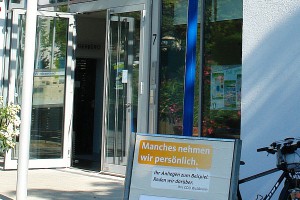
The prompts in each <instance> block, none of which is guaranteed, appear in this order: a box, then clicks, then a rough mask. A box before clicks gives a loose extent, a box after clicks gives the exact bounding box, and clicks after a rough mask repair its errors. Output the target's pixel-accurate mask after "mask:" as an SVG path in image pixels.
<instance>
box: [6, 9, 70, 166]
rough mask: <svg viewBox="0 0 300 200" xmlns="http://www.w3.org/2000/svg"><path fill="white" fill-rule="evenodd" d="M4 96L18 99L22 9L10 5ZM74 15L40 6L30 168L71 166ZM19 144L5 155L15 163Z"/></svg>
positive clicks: (23, 19)
mask: <svg viewBox="0 0 300 200" xmlns="http://www.w3.org/2000/svg"><path fill="white" fill-rule="evenodd" d="M11 22H12V23H11V34H9V37H10V38H8V39H10V41H11V50H10V56H9V62H8V63H9V67H8V74H9V75H8V77H9V84H8V100H9V101H12V102H15V103H18V104H20V105H21V104H22V102H21V99H22V98H21V96H22V92H23V89H22V88H23V87H22V80H23V55H24V54H23V52H24V48H25V47H24V36H25V11H24V10H13V12H12V20H11ZM74 36H75V29H74V17H73V16H72V15H70V14H66V13H58V12H45V11H39V12H38V16H37V35H36V41H35V42H36V51H35V54H36V56H35V65H34V66H33V67H34V83H33V94H32V95H33V102H32V116H31V118H32V120H31V133H30V160H29V168H50V167H68V166H70V151H71V149H70V148H71V131H72V130H71V127H72V107H73V82H74V80H73V79H74V59H73V58H74V56H73V53H74V43H73V38H74ZM18 156H19V155H18V146H17V148H16V149H15V150H13V151H11V152H8V153H7V155H6V157H5V169H14V168H16V167H17V159H18Z"/></svg>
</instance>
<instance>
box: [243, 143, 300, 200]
mask: <svg viewBox="0 0 300 200" xmlns="http://www.w3.org/2000/svg"><path fill="white" fill-rule="evenodd" d="M257 152H267V153H269V154H273V155H274V154H276V157H277V163H276V168H273V169H270V170H267V171H264V172H261V173H258V174H255V175H252V176H249V177H247V178H243V179H241V180H239V182H238V183H239V185H240V184H243V183H246V182H248V181H251V180H254V179H257V178H260V177H263V176H266V175H269V174H272V173H275V172H278V171H282V174H281V175H280V177H279V178H278V180H277V181H276V183H275V184H274V186H273V187H272V189H271V190H270V191H269V193H267V194H266V195H265V196H262V195H257V198H256V200H270V199H271V198H272V196H273V195H274V193H275V192H276V190H277V189H278V187H279V186H280V185H281V183H282V181H283V180H285V181H284V186H283V188H282V190H281V192H280V195H279V198H278V199H279V200H300V138H286V139H284V140H281V141H276V142H273V143H272V144H271V145H270V146H269V147H263V148H259V149H257ZM243 164H245V163H244V162H243V161H241V165H243ZM237 199H238V200H242V196H241V193H240V190H239V187H238V191H237Z"/></svg>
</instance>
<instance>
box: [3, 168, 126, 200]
mask: <svg viewBox="0 0 300 200" xmlns="http://www.w3.org/2000/svg"><path fill="white" fill-rule="evenodd" d="M16 181H17V171H16V170H12V171H1V170H0V200H12V199H16ZM123 189H124V178H120V177H114V176H109V175H103V174H99V173H98V172H90V171H89V172H87V171H83V170H80V169H73V168H64V169H34V170H29V172H28V198H27V199H28V200H38V199H55V200H68V199H72V200H88V199H102V200H108V199H110V200H121V199H122V197H123Z"/></svg>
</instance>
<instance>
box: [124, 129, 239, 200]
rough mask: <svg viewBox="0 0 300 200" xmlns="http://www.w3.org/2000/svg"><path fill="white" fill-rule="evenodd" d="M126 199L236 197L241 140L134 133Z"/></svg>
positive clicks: (217, 199) (166, 199) (218, 199)
mask: <svg viewBox="0 0 300 200" xmlns="http://www.w3.org/2000/svg"><path fill="white" fill-rule="evenodd" d="M133 135H135V137H134V139H135V140H134V141H132V145H131V154H130V158H129V163H128V165H127V174H126V184H125V195H124V199H129V200H150V199H151V200H196V199H214V200H225V199H226V200H228V199H232V197H233V196H234V194H235V192H236V186H237V173H238V168H239V155H240V146H241V143H240V140H223V139H222V140H220V139H219V140H217V139H207V138H195V137H181V136H166V135H154V134H133Z"/></svg>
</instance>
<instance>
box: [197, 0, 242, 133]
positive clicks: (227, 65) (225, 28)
mask: <svg viewBox="0 0 300 200" xmlns="http://www.w3.org/2000/svg"><path fill="white" fill-rule="evenodd" d="M242 4H243V1H242V0H230V1H228V0H226V1H225V0H218V1H215V0H206V10H205V12H206V16H207V17H206V23H205V25H206V27H205V52H204V55H205V57H204V61H205V63H204V69H203V91H202V96H203V105H202V111H203V113H202V115H203V116H202V136H208V137H220V138H238V137H239V135H240V119H241V116H240V114H241V113H240V109H241V77H242V74H241V67H242V66H241V64H242Z"/></svg>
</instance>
